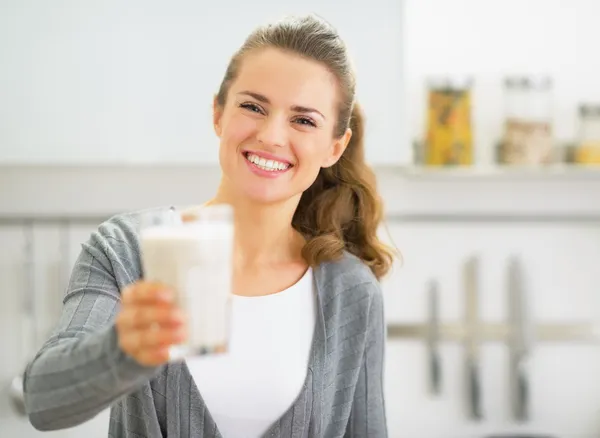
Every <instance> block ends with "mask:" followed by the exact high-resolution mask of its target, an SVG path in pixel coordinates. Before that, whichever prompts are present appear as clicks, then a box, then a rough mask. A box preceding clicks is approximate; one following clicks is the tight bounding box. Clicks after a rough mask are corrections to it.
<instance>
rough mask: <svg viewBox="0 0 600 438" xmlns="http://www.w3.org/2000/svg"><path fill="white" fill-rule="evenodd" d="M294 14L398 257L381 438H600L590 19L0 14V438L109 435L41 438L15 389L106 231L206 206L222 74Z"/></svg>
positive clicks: (235, 5)
mask: <svg viewBox="0 0 600 438" xmlns="http://www.w3.org/2000/svg"><path fill="white" fill-rule="evenodd" d="M305 12H317V13H318V14H320V15H322V16H324V17H325V18H327V19H328V20H330V21H331V22H333V23H334V25H336V26H337V27H338V29H339V31H340V33H341V34H342V36H343V37H344V38H345V39H346V41H347V44H348V46H349V48H350V51H351V52H352V54H353V56H354V59H355V63H356V69H357V73H358V83H359V89H358V94H359V100H360V102H361V103H362V105H363V107H364V109H365V112H366V114H367V117H368V119H367V129H368V132H367V148H368V154H367V158H368V159H369V161H370V162H371V163H372V164H373V166H375V167H376V170H377V173H378V179H379V185H380V189H381V191H382V193H383V195H384V198H385V201H386V209H387V220H386V224H387V231H389V236H390V237H391V239H392V240H393V242H394V243H395V244H396V245H397V247H398V248H399V249H400V251H401V252H402V255H403V262H402V263H398V264H397V266H396V268H395V270H394V272H393V274H391V275H390V276H389V277H388V278H387V279H386V280H385V281H384V284H383V287H384V292H385V299H386V316H387V319H388V322H389V330H388V335H389V338H388V345H387V364H386V397H387V409H388V421H389V430H390V436H391V437H393V438H400V437H417V438H463V437H473V438H476V437H477V438H479V437H481V438H483V437H488V436H501V435H502V434H504V435H505V436H507V437H508V436H517V434H520V435H518V436H522V437H523V436H530V435H531V436H534V435H535V434H537V436H548V437H556V438H559V437H560V438H583V437H586V438H588V437H599V436H600V415H599V414H600V375H599V373H598V369H600V349H598V341H599V339H600V338H599V336H600V331H599V330H594V327H595V324H599V323H600V292H599V290H600V289H599V284H600V277H599V276H598V266H600V195H599V194H600V172H599V171H598V169H600V167H597V165H598V164H599V163H600V159H599V158H600V156H599V150H600V149H599V148H600V146H599V145H600V79H598V78H600V63H599V62H598V58H597V53H598V47H597V44H598V41H600V27H598V25H597V17H598V16H600V2H599V1H598V0H569V1H567V0H486V1H481V0H404V1H402V0H394V1H392V0H372V1H371V2H369V3H365V2H364V1H358V0H349V1H346V2H344V3H339V2H337V1H333V0H321V1H317V0H308V1H305V2H301V3H298V2H292V1H289V0H284V1H275V0H260V1H258V2H242V1H239V0H226V1H221V2H209V3H205V2H197V1H191V0H176V1H171V2H162V1H156V0H145V1H139V0H129V1H126V2H117V1H103V2H92V1H89V0H88V1H81V0H79V1H74V0H71V1H67V0H64V1H60V2H43V1H33V0H2V1H1V2H0V247H1V248H2V251H1V252H0V278H1V279H2V289H1V297H2V305H1V306H0V347H1V349H2V358H3V359H2V361H0V383H1V390H0V436H1V437H7V438H8V437H16V436H19V437H21V438H35V437H38V436H47V437H64V438H66V437H69V438H75V437H81V436H86V437H88V438H100V437H105V436H106V433H107V425H108V415H107V414H106V413H104V414H102V415H100V416H98V417H97V418H96V419H94V420H93V421H91V422H90V423H88V424H84V425H82V426H80V427H77V428H75V429H72V430H68V431H58V432H52V433H46V434H45V435H41V433H40V432H37V431H35V430H34V429H33V428H32V427H31V426H30V425H28V423H27V420H26V418H24V417H23V416H21V415H20V414H19V409H18V407H19V405H18V401H19V400H18V397H17V398H15V397H14V396H15V394H14V392H13V391H12V390H13V389H14V388H11V384H12V382H13V378H14V377H15V376H18V375H19V373H21V372H22V369H23V366H24V364H25V362H26V361H27V359H29V358H30V357H31V354H32V353H33V352H34V351H35V350H36V349H37V348H38V347H39V345H40V343H41V342H42V341H43V340H44V338H45V337H46V336H47V335H48V332H49V330H51V328H52V326H53V324H54V323H55V321H56V318H57V315H58V314H59V312H60V307H61V299H62V295H63V293H64V290H65V285H66V282H67V281H68V277H69V274H70V269H71V266H72V264H73V262H74V259H75V258H76V257H77V255H78V253H79V249H80V244H81V243H82V242H83V241H84V240H86V239H87V237H88V236H89V234H90V232H91V231H92V230H94V229H95V228H96V227H97V225H98V224H99V223H100V222H101V221H102V220H104V219H106V218H107V217H109V216H111V215H112V214H114V213H118V212H122V211H127V210H134V209H138V208H144V207H150V206H157V205H167V204H186V203H195V202H202V201H204V200H205V199H207V197H208V196H210V195H211V194H212V192H213V190H214V188H215V185H216V183H217V181H218V177H219V170H218V167H217V141H216V138H215V137H214V135H213V133H212V126H211V119H210V111H211V102H212V96H213V94H214V93H215V92H216V88H217V86H218V84H219V82H220V80H221V76H222V74H223V73H224V69H225V66H226V63H227V61H228V59H229V57H230V55H231V54H232V53H233V51H234V50H235V49H236V48H237V47H238V46H239V45H240V44H241V42H242V40H243V39H244V37H245V36H246V35H247V33H248V32H249V31H250V30H251V29H252V28H253V27H254V26H256V25H257V24H259V23H262V22H264V21H267V20H271V19H274V18H277V17H280V16H281V15H285V14H290V13H305ZM382 235H383V236H386V238H388V237H387V236H388V234H387V233H386V230H384V229H382ZM468 371H469V372H468ZM527 389H528V391H525V390H527ZM527 394H528V396H527ZM511 434H512V435H511ZM526 434H530V435H526Z"/></svg>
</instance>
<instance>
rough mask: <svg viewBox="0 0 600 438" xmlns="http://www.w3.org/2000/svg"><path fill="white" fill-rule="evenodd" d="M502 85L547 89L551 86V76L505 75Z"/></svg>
mask: <svg viewBox="0 0 600 438" xmlns="http://www.w3.org/2000/svg"><path fill="white" fill-rule="evenodd" d="M504 86H505V87H506V88H521V89H534V90H547V89H550V88H552V78H551V77H550V76H546V75H530V76H526V75H523V76H518V75H517V76H506V77H505V78H504Z"/></svg>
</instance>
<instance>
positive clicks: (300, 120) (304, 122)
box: [296, 117, 317, 127]
mask: <svg viewBox="0 0 600 438" xmlns="http://www.w3.org/2000/svg"><path fill="white" fill-rule="evenodd" d="M296 122H297V123H300V124H301V125H306V126H314V127H316V126H317V124H316V123H315V122H313V121H312V120H311V119H308V118H306V117H299V118H297V119H296Z"/></svg>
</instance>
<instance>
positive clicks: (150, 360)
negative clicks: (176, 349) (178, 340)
mask: <svg viewBox="0 0 600 438" xmlns="http://www.w3.org/2000/svg"><path fill="white" fill-rule="evenodd" d="M136 360H137V361H138V362H139V363H140V364H142V365H144V366H150V367H152V366H158V365H162V364H164V363H166V362H168V361H169V349H168V348H158V349H156V350H144V351H142V352H141V353H140V354H139V355H138V356H137V357H136Z"/></svg>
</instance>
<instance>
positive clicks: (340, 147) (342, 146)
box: [322, 128, 352, 167]
mask: <svg viewBox="0 0 600 438" xmlns="http://www.w3.org/2000/svg"><path fill="white" fill-rule="evenodd" d="M351 138H352V130H351V129H350V128H348V129H346V132H344V135H342V136H341V137H340V138H338V139H335V140H334V142H333V144H332V145H331V149H330V151H329V155H328V156H327V157H326V158H325V161H324V163H323V166H322V167H331V166H333V165H334V164H335V163H337V162H338V160H339V159H340V157H341V156H342V154H343V153H344V151H345V150H346V148H347V147H348V143H350V139H351Z"/></svg>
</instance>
